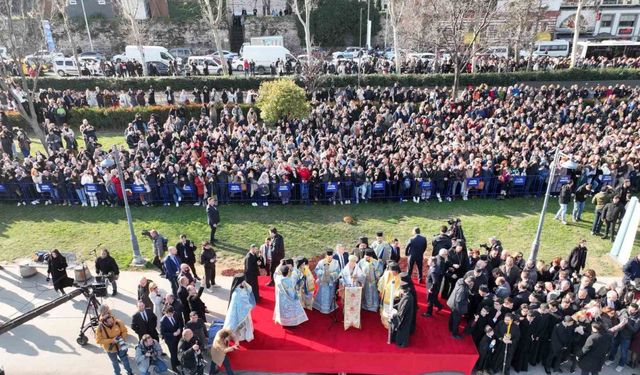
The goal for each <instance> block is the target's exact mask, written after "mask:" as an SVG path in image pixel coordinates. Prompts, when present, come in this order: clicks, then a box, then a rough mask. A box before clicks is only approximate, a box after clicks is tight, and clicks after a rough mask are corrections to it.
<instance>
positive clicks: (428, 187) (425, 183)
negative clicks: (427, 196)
mask: <svg viewBox="0 0 640 375" xmlns="http://www.w3.org/2000/svg"><path fill="white" fill-rule="evenodd" d="M420 187H421V188H422V190H431V181H422V182H421V183H420Z"/></svg>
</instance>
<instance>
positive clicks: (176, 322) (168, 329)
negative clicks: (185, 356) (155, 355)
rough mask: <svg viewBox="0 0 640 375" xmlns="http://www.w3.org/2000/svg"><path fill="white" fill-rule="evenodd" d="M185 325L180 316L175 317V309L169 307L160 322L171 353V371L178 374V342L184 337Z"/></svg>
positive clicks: (163, 336)
mask: <svg viewBox="0 0 640 375" xmlns="http://www.w3.org/2000/svg"><path fill="white" fill-rule="evenodd" d="M182 328H184V324H183V322H182V318H181V317H180V316H179V315H174V311H173V307H171V306H169V307H167V309H166V310H165V312H164V316H163V317H162V320H161V321H160V334H161V335H162V339H163V340H164V342H165V343H166V344H167V348H169V353H171V369H172V370H173V371H174V372H178V364H179V362H178V342H180V337H181V335H182Z"/></svg>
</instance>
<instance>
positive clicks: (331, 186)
mask: <svg viewBox="0 0 640 375" xmlns="http://www.w3.org/2000/svg"><path fill="white" fill-rule="evenodd" d="M337 190H338V184H336V183H335V182H327V184H326V186H325V187H324V191H326V192H327V193H335V192H336V191H337Z"/></svg>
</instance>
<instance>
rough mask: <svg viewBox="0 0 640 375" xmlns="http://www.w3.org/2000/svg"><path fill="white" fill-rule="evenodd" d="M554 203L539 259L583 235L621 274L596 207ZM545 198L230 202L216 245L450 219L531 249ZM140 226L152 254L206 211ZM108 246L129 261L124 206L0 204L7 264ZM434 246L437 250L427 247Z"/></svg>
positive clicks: (157, 211)
mask: <svg viewBox="0 0 640 375" xmlns="http://www.w3.org/2000/svg"><path fill="white" fill-rule="evenodd" d="M556 202H557V201H556V200H555V199H554V200H553V201H552V202H551V204H550V205H549V206H550V207H549V211H548V213H547V216H546V221H545V225H544V229H543V234H542V245H541V250H540V258H541V259H545V260H549V259H550V258H551V257H553V256H562V257H566V256H567V255H568V254H569V252H570V250H571V249H572V247H573V246H574V245H575V244H576V243H577V241H578V240H579V239H580V238H583V237H584V238H587V240H588V248H589V252H590V257H589V259H588V260H587V267H589V268H593V269H595V270H596V271H597V272H598V273H599V274H608V275H617V274H620V273H621V271H620V267H619V266H618V265H617V264H616V263H615V262H614V261H613V260H611V259H610V258H609V257H608V255H607V253H608V252H609V250H610V248H611V243H610V242H609V241H604V240H601V239H600V238H596V237H591V236H590V235H589V232H590V227H591V223H590V222H591V220H592V219H593V213H592V211H593V207H592V206H587V212H586V214H585V215H584V216H585V219H586V221H585V222H582V223H578V224H575V225H571V224H570V225H567V226H563V225H560V224H559V223H558V222H556V221H553V220H552V219H553V216H552V212H553V211H554V210H556V209H557V206H558V205H557V203H556ZM541 206H542V200H540V199H512V200H506V201H501V202H498V201H494V200H480V199H478V200H471V201H467V202H463V201H454V202H452V203H440V204H439V203H436V202H429V203H427V204H420V205H416V204H414V203H404V204H399V203H387V204H363V205H358V206H325V205H318V206H309V207H305V206H288V207H283V206H270V207H251V206H249V205H238V204H234V205H225V206H222V207H221V208H220V216H221V219H222V224H221V227H220V228H219V232H218V233H219V240H220V243H219V244H218V245H217V249H218V250H221V251H222V253H221V254H222V256H223V257H224V259H225V260H227V261H235V260H239V259H240V258H241V257H242V256H244V254H245V253H246V250H247V248H248V246H249V244H251V243H257V244H261V243H262V242H263V240H264V237H265V236H266V235H267V230H268V228H269V226H271V225H275V226H276V227H277V228H278V230H279V231H280V232H281V233H282V234H283V236H284V238H285V246H286V251H287V256H296V255H305V256H310V255H317V254H320V253H321V252H322V251H323V250H324V249H325V248H326V247H333V246H335V244H336V243H344V244H346V245H348V247H352V246H354V245H355V243H356V241H357V238H358V237H359V236H361V235H367V236H368V237H369V238H373V237H374V233H375V232H376V231H378V230H382V231H384V232H385V236H386V237H387V238H388V239H389V240H391V239H392V238H393V237H397V238H399V239H400V241H402V242H403V243H404V242H405V241H406V240H407V239H408V238H409V237H410V236H411V230H412V228H413V227H414V226H419V227H420V228H421V229H422V233H423V234H425V235H427V236H428V237H429V238H431V236H432V235H434V234H436V233H437V232H438V228H439V227H440V226H441V225H442V224H443V223H444V222H445V221H446V220H447V219H448V218H453V217H460V218H461V219H462V223H463V228H464V231H465V235H466V237H467V241H468V244H469V246H470V247H478V245H479V244H480V243H485V242H487V238H488V237H490V236H492V235H495V236H497V237H498V238H499V239H501V240H502V243H503V245H504V248H505V249H507V250H510V251H522V252H524V253H525V257H526V256H528V254H529V249H530V247H531V241H532V239H533V236H534V234H535V230H536V226H537V222H538V213H539V211H540V209H541ZM132 213H133V218H134V226H135V231H136V234H138V241H139V243H140V248H141V250H142V253H143V255H144V256H145V257H146V258H147V259H149V258H150V256H151V245H150V242H149V240H148V239H147V238H146V237H142V236H140V235H139V233H140V231H141V230H143V229H151V228H156V229H158V230H159V231H160V232H161V233H162V234H164V235H165V236H168V238H169V243H170V244H175V242H176V241H177V239H178V236H179V234H180V233H186V234H187V235H188V236H189V237H190V238H191V239H193V240H195V241H197V242H199V241H201V240H203V239H206V238H207V237H208V233H209V232H208V226H207V224H206V216H205V212H204V208H202V207H193V206H183V207H180V208H176V207H134V208H133V209H132ZM345 215H352V216H353V217H355V218H356V220H357V224H356V225H348V224H345V223H344V222H343V221H342V218H343V217H344V216H345ZM100 243H101V244H102V246H105V247H107V248H109V249H110V250H111V252H112V254H113V255H114V256H115V257H116V259H117V260H118V262H119V263H120V264H121V265H124V264H128V263H129V262H130V261H131V258H132V256H131V253H132V251H131V245H130V241H129V233H128V229H127V223H126V219H125V214H124V209H117V208H108V207H99V208H81V207H53V206H38V207H32V206H29V207H20V208H16V207H13V206H11V205H0V249H2V251H1V252H0V260H5V261H8V260H12V259H16V258H19V257H24V256H30V255H31V254H32V253H33V252H34V251H36V250H39V249H51V248H54V247H56V248H58V249H61V250H63V251H72V252H75V253H77V254H78V256H79V257H80V258H90V257H91V256H90V254H89V251H90V250H91V249H93V248H94V247H96V246H97V245H98V244H100ZM429 247H430V246H429Z"/></svg>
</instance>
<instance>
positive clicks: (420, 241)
mask: <svg viewBox="0 0 640 375" xmlns="http://www.w3.org/2000/svg"><path fill="white" fill-rule="evenodd" d="M426 250H427V239H426V238H424V237H423V236H421V235H420V228H418V227H415V228H413V237H411V239H409V242H408V243H407V248H406V249H405V255H406V256H408V257H409V269H408V270H407V273H408V274H409V276H411V275H412V274H413V266H414V265H416V266H417V267H418V283H420V284H422V258H423V257H424V252H425V251H426Z"/></svg>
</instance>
